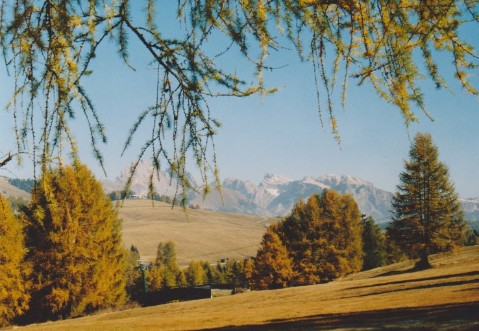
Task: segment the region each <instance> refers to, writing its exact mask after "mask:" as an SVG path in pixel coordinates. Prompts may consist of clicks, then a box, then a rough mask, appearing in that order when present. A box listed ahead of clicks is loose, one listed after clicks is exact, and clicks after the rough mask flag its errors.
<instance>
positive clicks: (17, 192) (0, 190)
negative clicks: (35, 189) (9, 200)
mask: <svg viewBox="0 0 479 331" xmlns="http://www.w3.org/2000/svg"><path fill="white" fill-rule="evenodd" d="M0 194H5V195H6V196H13V197H17V198H22V199H25V200H28V199H30V193H27V192H25V191H24V190H21V189H19V188H18V187H15V186H13V185H12V184H10V183H9V182H8V180H7V179H5V178H4V177H0Z"/></svg>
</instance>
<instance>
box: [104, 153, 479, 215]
mask: <svg viewBox="0 0 479 331" xmlns="http://www.w3.org/2000/svg"><path fill="white" fill-rule="evenodd" d="M151 173H152V167H151V165H150V164H149V163H148V162H147V161H141V162H140V163H139V164H138V167H137V169H136V173H135V175H134V176H133V179H132V185H131V190H132V191H134V192H135V194H136V195H139V196H146V194H147V192H148V185H149V179H150V176H151ZM129 176H130V171H129V168H127V169H125V170H124V171H122V173H121V174H120V175H119V176H117V177H116V178H115V179H113V180H105V181H104V182H103V184H104V188H105V191H106V192H111V191H115V190H121V189H123V187H124V185H125V183H126V181H127V179H128V177H129ZM190 181H191V183H192V185H193V187H195V188H196V189H198V191H199V192H201V187H200V186H199V185H198V184H197V183H196V182H195V181H194V179H193V178H192V176H191V177H190ZM153 184H154V186H155V188H156V190H157V192H158V194H160V195H167V196H170V197H171V196H173V195H174V194H175V192H176V191H177V181H176V180H175V178H171V177H170V176H169V173H168V172H167V171H164V172H159V173H158V176H156V175H155V176H154V181H153ZM324 189H332V190H336V191H338V192H340V193H349V194H352V195H353V196H354V198H355V199H356V201H357V203H358V205H359V208H360V209H361V212H362V213H363V214H365V215H368V216H372V217H374V219H375V220H376V221H377V222H378V223H385V222H389V221H390V220H391V200H392V196H393V194H392V193H391V192H388V191H385V190H381V189H379V188H377V187H375V186H374V185H373V184H372V183H370V182H368V181H365V180H363V179H360V178H357V177H353V176H347V175H324V176H319V177H311V176H308V177H304V178H303V179H299V180H294V179H289V178H286V177H284V176H281V175H275V174H266V175H265V176H264V178H263V180H262V181H261V182H260V183H259V184H255V183H253V182H251V181H245V180H241V179H237V178H227V179H225V180H224V181H223V182H222V188H221V192H220V191H218V190H213V191H212V192H211V193H209V194H208V195H207V196H206V198H204V197H203V195H202V194H201V193H197V192H193V191H191V192H190V193H189V197H188V198H189V199H188V200H189V203H190V204H191V205H194V206H199V207H200V208H202V209H210V210H217V211H224V212H235V213H243V214H252V215H260V216H267V217H276V216H285V215H287V214H288V213H289V212H290V211H291V209H292V208H293V206H294V204H295V203H296V202H297V201H298V200H299V199H306V198H308V197H309V196H310V195H312V194H317V193H321V192H322V191H323V190H324ZM461 201H462V203H463V208H464V211H465V213H466V218H467V219H468V220H470V221H478V220H479V199H466V200H461Z"/></svg>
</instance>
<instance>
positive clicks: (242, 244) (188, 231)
mask: <svg viewBox="0 0 479 331" xmlns="http://www.w3.org/2000/svg"><path fill="white" fill-rule="evenodd" d="M114 204H115V203H114ZM118 210H119V216H120V218H122V219H123V241H124V243H125V245H126V246H127V247H130V246H131V245H135V246H136V247H138V249H139V251H140V254H141V257H142V258H143V259H146V260H150V261H151V260H154V258H155V256H156V249H157V247H158V244H159V243H160V242H165V241H168V240H172V241H174V242H175V244H176V255H177V257H178V263H179V264H180V266H186V265H188V263H189V262H190V261H191V260H206V261H209V262H210V263H216V262H217V261H218V260H219V259H221V258H230V259H231V258H232V259H237V260H242V259H243V258H244V257H245V256H252V255H256V251H257V249H258V246H259V244H260V242H261V238H262V236H263V234H264V233H265V231H266V226H267V225H268V224H270V223H271V222H273V221H274V220H275V219H268V218H264V217H259V216H248V215H241V214H233V213H219V212H215V211H208V210H197V209H186V210H185V209H183V208H181V207H178V206H176V207H174V208H171V205H168V204H166V203H162V202H154V204H153V205H152V201H150V200H125V201H124V203H123V204H122V205H121V207H119V209H118Z"/></svg>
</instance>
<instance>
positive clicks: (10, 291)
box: [0, 195, 30, 327]
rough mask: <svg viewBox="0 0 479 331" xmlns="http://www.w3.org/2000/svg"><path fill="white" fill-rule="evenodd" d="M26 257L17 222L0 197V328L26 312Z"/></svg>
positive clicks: (27, 296) (8, 206)
mask: <svg viewBox="0 0 479 331" xmlns="http://www.w3.org/2000/svg"><path fill="white" fill-rule="evenodd" d="M25 254H26V249H25V244H24V238H23V232H22V225H21V223H20V220H19V219H17V218H16V217H15V215H14V214H13V212H12V209H11V207H10V205H9V203H8V201H7V199H5V198H4V197H3V196H2V195H0V327H3V326H6V325H8V324H9V323H10V322H11V321H12V320H13V318H15V317H17V316H19V315H21V314H23V313H24V312H25V311H26V310H27V309H28V301H29V298H30V296H29V286H28V281H27V277H28V274H29V272H30V268H29V265H28V264H27V263H25V261H24V258H25Z"/></svg>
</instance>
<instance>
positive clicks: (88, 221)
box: [26, 161, 126, 320]
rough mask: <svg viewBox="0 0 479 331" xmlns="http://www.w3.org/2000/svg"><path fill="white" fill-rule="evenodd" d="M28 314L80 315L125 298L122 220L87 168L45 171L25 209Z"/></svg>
mask: <svg viewBox="0 0 479 331" xmlns="http://www.w3.org/2000/svg"><path fill="white" fill-rule="evenodd" d="M26 218H27V221H28V226H27V233H28V248H29V250H30V251H29V256H28V257H29V260H30V261H31V263H32V264H33V271H34V274H33V275H34V277H33V279H32V281H33V293H32V302H31V318H33V319H36V320H44V319H56V318H66V317H70V316H71V317H73V316H80V315H83V314H85V313H88V312H92V311H95V310H97V309H100V308H105V307H115V306H119V305H122V304H123V303H124V302H125V300H126V291H125V286H126V260H125V256H126V253H125V251H124V249H123V248H122V246H121V245H122V242H121V221H120V220H119V218H118V216H117V213H116V211H115V209H114V208H113V206H112V204H111V201H110V200H109V199H108V197H106V196H105V194H104V193H103V189H102V186H101V184H100V183H99V182H98V181H97V180H96V179H95V177H94V176H93V174H92V173H91V172H90V170H89V169H88V168H87V167H86V166H85V165H82V164H80V163H79V162H78V161H75V162H74V164H73V166H65V167H60V168H58V169H56V170H45V171H44V172H43V174H42V177H41V179H40V180H39V181H38V184H37V185H36V186H35V188H34V190H33V193H32V201H31V203H30V206H29V208H28V210H27V212H26Z"/></svg>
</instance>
